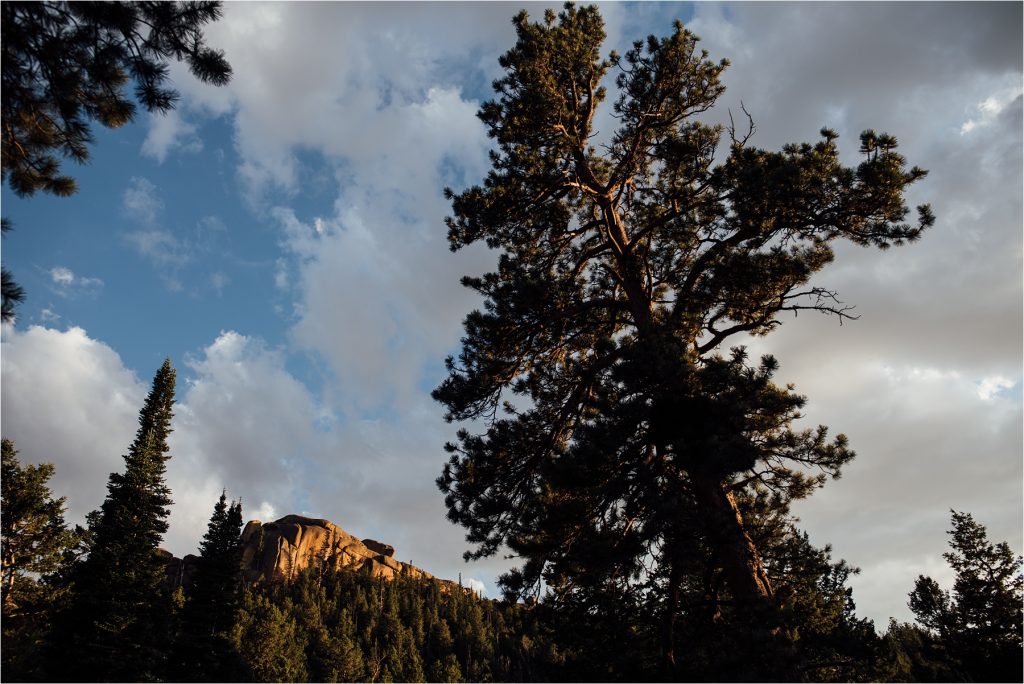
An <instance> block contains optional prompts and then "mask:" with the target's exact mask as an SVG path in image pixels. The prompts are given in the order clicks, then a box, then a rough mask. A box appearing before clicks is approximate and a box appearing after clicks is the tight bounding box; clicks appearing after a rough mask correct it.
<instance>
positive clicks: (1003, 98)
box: [960, 79, 1024, 135]
mask: <svg viewBox="0 0 1024 684" xmlns="http://www.w3.org/2000/svg"><path fill="white" fill-rule="evenodd" d="M1017 80H1019V79H1017ZM1022 92H1024V91H1022V89H1021V87H1020V84H1019V83H1016V84H1015V85H1012V86H1009V87H1007V88H1003V89H1001V90H1000V91H999V92H997V93H995V94H994V95H989V96H988V97H986V98H985V99H984V100H982V101H981V102H979V103H978V104H977V105H975V107H974V113H975V115H976V117H977V118H971V119H968V120H967V121H965V122H964V123H963V124H962V125H961V126H960V135H967V134H968V133H970V132H972V131H974V130H975V129H977V128H978V127H980V126H988V125H991V124H992V123H993V122H995V121H997V120H998V118H999V115H1000V114H1002V113H1003V112H1004V111H1005V110H1006V109H1007V107H1009V106H1010V105H1011V104H1012V103H1013V102H1014V101H1015V100H1017V98H1019V97H1020V96H1021V93H1022Z"/></svg>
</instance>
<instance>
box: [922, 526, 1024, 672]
mask: <svg viewBox="0 0 1024 684" xmlns="http://www.w3.org/2000/svg"><path fill="white" fill-rule="evenodd" d="M952 524H953V529H952V530H950V531H949V534H950V537H951V539H950V547H951V550H950V551H948V552H946V553H944V554H942V557H943V558H945V559H946V561H947V562H948V563H949V565H950V567H951V568H952V569H953V572H954V573H955V574H956V579H955V580H954V582H953V590H952V592H949V591H945V590H943V589H941V588H940V587H939V584H938V582H936V581H935V580H933V579H932V578H930V577H925V576H924V575H921V576H919V577H918V578H917V581H916V582H915V584H914V590H913V591H912V592H911V593H910V601H909V604H908V605H909V606H910V609H911V610H912V611H913V612H914V615H915V616H916V617H917V620H918V622H920V623H921V625H922V626H924V627H925V629H927V630H928V631H929V632H930V633H931V634H932V635H935V636H938V637H939V639H940V640H941V641H942V642H943V646H944V648H945V650H946V651H947V652H948V653H949V654H950V656H951V658H952V659H953V660H954V664H953V669H955V670H960V671H961V672H962V673H963V674H964V675H966V676H967V677H969V678H970V679H971V680H973V681H1008V682H1009V681H1017V680H1020V679H1021V678H1022V674H1024V665H1022V663H1024V648H1022V630H1024V614H1022V602H1024V591H1022V588H1024V575H1022V574H1021V565H1022V562H1024V561H1022V558H1021V557H1020V556H1014V554H1013V552H1012V551H1011V550H1010V545H1009V544H1007V543H1006V542H1000V543H999V544H993V543H991V542H990V541H989V540H988V533H987V531H986V530H985V527H984V525H981V524H979V523H977V522H975V520H974V518H973V517H972V516H971V515H970V514H969V513H960V512H957V511H953V512H952Z"/></svg>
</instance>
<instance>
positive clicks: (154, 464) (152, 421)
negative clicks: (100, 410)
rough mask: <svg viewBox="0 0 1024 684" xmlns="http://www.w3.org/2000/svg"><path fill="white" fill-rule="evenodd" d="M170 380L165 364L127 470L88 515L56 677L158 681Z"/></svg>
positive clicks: (166, 602) (165, 629)
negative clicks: (87, 532) (87, 539)
mask: <svg viewBox="0 0 1024 684" xmlns="http://www.w3.org/2000/svg"><path fill="white" fill-rule="evenodd" d="M174 381H175V371H174V369H173V368H172V367H171V362H170V359H167V360H165V361H164V363H163V366H161V368H160V370H159V371H157V373H156V376H155V377H154V378H153V385H152V388H151V389H150V392H149V395H148V396H147V397H146V402H145V405H144V406H143V408H142V410H141V412H140V413H139V429H138V431H137V432H136V435H135V440H134V441H133V442H132V444H131V446H130V448H129V450H128V453H127V455H126V456H125V457H124V458H125V470H124V472H123V473H111V475H110V480H109V483H108V484H107V498H106V500H105V501H104V502H103V506H102V508H101V509H100V511H99V513H98V514H96V515H93V516H92V517H91V520H90V535H91V540H90V545H89V551H88V556H87V557H86V558H85V560H84V561H82V562H81V564H80V566H79V567H78V568H77V569H76V571H75V572H74V574H73V577H74V595H73V598H72V602H71V606H70V610H69V614H68V616H67V625H66V630H67V631H66V633H64V634H62V635H61V637H60V638H59V639H58V644H57V647H58V648H59V649H61V650H65V649H66V650H67V652H65V653H63V654H62V657H61V660H60V661H59V662H55V663H54V664H55V666H56V667H57V668H58V672H56V673H55V676H56V677H58V678H61V679H81V678H82V677H83V676H85V677H87V678H89V679H95V680H101V681H111V680H113V681H152V680H155V679H158V678H159V677H160V676H161V675H162V668H163V665H164V661H165V659H166V655H167V643H168V641H169V638H170V632H169V630H170V616H171V603H170V596H169V593H168V591H167V588H166V581H165V560H164V558H163V557H162V556H161V555H159V554H158V553H157V549H158V547H159V544H160V541H161V539H162V538H163V535H164V533H165V532H166V531H167V516H168V513H169V510H168V506H170V504H171V492H170V489H168V487H167V485H166V484H165V482H164V474H165V471H166V463H167V460H168V459H169V458H170V455H169V454H168V446H167V437H168V435H169V434H170V432H171V417H172V408H173V404H174ZM65 640H66V641H65ZM60 641H65V643H63V644H61V643H60ZM61 667H67V668H71V670H61V669H60V668H61Z"/></svg>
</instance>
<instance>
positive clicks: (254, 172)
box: [0, 3, 1022, 627]
mask: <svg viewBox="0 0 1024 684" xmlns="http://www.w3.org/2000/svg"><path fill="white" fill-rule="evenodd" d="M520 6H521V5H519V4H510V5H505V4H498V3H489V4H477V3H447V4H429V3H418V4H412V5H408V4H399V3H381V4H359V3H283V4H272V3H230V4H228V5H227V6H226V7H225V16H224V18H223V19H222V20H221V21H220V22H218V23H217V24H215V25H213V26H211V27H210V28H209V30H208V32H207V34H208V39H209V42H210V43H211V44H212V45H214V46H216V47H219V48H222V49H224V50H225V52H226V55H227V58H228V60H229V61H230V62H231V63H232V66H233V67H234V70H235V76H234V79H233V80H232V83H231V84H230V85H228V86H227V87H224V88H220V89H218V88H213V87H211V86H205V85H203V84H200V83H197V82H196V81H195V80H194V79H192V78H191V77H190V76H189V75H188V74H187V71H186V70H185V69H183V68H180V67H179V66H174V67H173V68H172V76H173V78H174V82H175V85H176V87H178V89H179V90H180V91H181V93H182V101H181V103H180V106H179V107H178V109H177V110H176V111H175V112H173V113H172V114H171V115H169V116H166V117H152V116H149V115H145V114H144V115H141V116H140V117H139V118H138V119H137V121H136V122H134V123H133V124H131V125H129V126H126V127H124V128H122V129H118V130H113V131H111V130H106V129H103V128H96V129H95V131H94V132H95V134H96V143H95V145H93V147H92V148H91V149H92V160H91V162H90V163H89V164H88V165H87V166H83V167H73V166H71V165H69V167H68V170H69V171H70V172H71V173H72V174H73V175H74V176H75V177H76V178H77V180H78V183H79V192H78V194H77V195H75V196H73V197H71V198H54V197H48V196H44V195H40V196H36V197H32V198H29V199H19V198H16V197H14V196H13V195H12V194H11V193H10V191H9V190H8V189H7V188H6V187H4V188H3V195H2V201H3V210H2V211H3V215H4V216H5V217H7V218H9V219H11V221H12V222H13V223H14V228H15V229H14V231H13V232H11V233H9V234H7V235H6V236H5V237H4V239H3V244H2V249H3V262H4V265H5V266H6V267H7V268H9V269H10V270H12V271H13V272H14V274H15V276H16V277H17V279H18V281H19V282H20V283H21V284H22V285H23V286H24V287H25V288H26V290H27V291H28V301H27V302H26V303H25V304H24V305H23V306H22V307H21V309H20V310H19V314H18V319H17V322H16V325H15V326H13V327H11V326H5V327H4V330H3V347H2V352H0V356H2V363H3V367H2V381H3V384H2V408H3V413H2V421H3V423H2V427H3V433H4V436H6V437H10V438H12V439H14V440H15V442H16V444H17V446H18V448H19V449H20V450H21V457H22V459H23V460H24V461H28V462H39V461H51V462H54V463H55V464H56V466H57V474H56V476H55V477H54V481H53V482H54V488H55V490H56V491H57V492H58V493H59V494H61V495H65V496H68V504H69V511H70V515H69V517H70V518H71V519H72V520H76V521H78V520H80V519H81V518H82V516H84V514H85V513H86V512H87V511H89V510H91V509H93V508H96V507H98V506H99V504H100V503H101V502H102V499H103V496H104V493H105V485H106V478H107V475H108V473H109V472H111V471H112V470H116V469H119V468H120V467H121V461H120V457H121V454H123V452H124V450H125V448H126V447H127V445H128V443H129V442H130V440H131V437H132V435H133V433H134V427H135V418H136V415H137V412H138V408H139V406H141V402H142V398H143V396H144V394H145V391H146V389H147V387H148V383H149V380H150V379H151V377H152V374H153V373H154V372H155V370H156V369H157V367H158V366H159V365H160V363H161V361H162V359H163V358H164V357H165V356H168V355H169V356H170V357H171V358H172V360H173V361H174V363H175V365H176V366H177V368H178V371H179V387H178V400H179V404H178V408H177V411H176V418H175V433H174V435H173V438H172V451H173V454H174V458H173V459H172V461H171V464H170V467H169V473H168V477H169V481H170V484H171V487H172V489H173V490H174V494H175V501H176V504H175V507H174V510H173V513H172V519H171V529H170V531H169V533H168V535H167V539H166V545H167V547H168V548H170V549H171V550H172V551H173V552H174V553H176V554H177V555H182V554H184V553H189V552H192V551H194V549H195V547H196V545H197V543H198V540H199V538H200V536H201V534H202V532H203V529H204V527H205V523H206V520H207V519H208V518H209V513H210V510H211V509H212V505H213V503H214V501H215V499H216V496H217V495H218V494H219V492H220V490H221V488H223V487H227V489H228V493H229V495H231V496H241V497H242V498H243V502H244V506H245V514H246V516H247V517H260V518H262V519H264V520H266V519H268V518H276V517H280V516H281V515H285V514H288V513H303V514H307V515H312V516H316V517H326V518H329V519H331V520H333V521H334V522H336V523H337V524H339V525H340V526H341V527H343V528H345V529H346V530H348V531H350V532H352V533H353V534H356V535H358V536H364V537H374V538H377V539H382V540H385V541H387V542H388V543H391V544H393V545H395V546H396V548H397V549H398V556H399V557H400V558H401V559H402V560H412V561H413V562H415V563H416V564H417V565H420V566H422V567H424V568H426V569H427V570H429V571H431V572H433V573H435V574H437V575H440V576H445V577H454V576H456V574H457V573H459V572H461V573H462V574H463V576H464V577H474V578H476V579H478V580H480V581H481V582H483V584H484V586H485V587H486V588H487V589H488V590H490V591H491V592H492V593H493V590H494V584H493V581H494V578H495V576H496V575H497V574H498V573H499V572H500V571H501V570H502V569H503V568H504V567H505V566H506V562H505V561H502V560H501V559H495V560H491V561H482V562H478V563H475V564H473V565H471V566H468V567H467V566H465V565H464V564H463V562H462V561H461V553H462V551H463V550H464V549H465V546H466V545H465V543H464V541H463V540H462V532H461V531H460V530H459V529H457V528H455V527H453V526H451V525H450V524H449V523H447V522H446V521H445V519H444V507H443V502H442V497H441V495H440V493H439V492H438V491H437V490H436V488H435V486H434V484H433V480H434V478H435V477H436V476H437V475H438V474H439V472H440V469H441V466H442V464H443V462H444V460H445V455H444V453H443V451H442V449H441V446H442V444H443V443H444V441H445V440H446V439H450V438H451V436H452V434H453V431H454V427H452V426H448V425H446V424H445V423H444V422H443V420H442V409H441V407H440V406H439V405H437V404H435V403H434V402H433V401H432V400H431V399H430V397H429V392H430V389H431V388H432V387H433V386H435V385H436V384H437V383H438V382H439V381H440V379H441V378H442V375H443V365H442V362H443V359H444V357H445V355H447V354H450V353H453V352H455V351H456V350H457V349H458V341H459V337H460V335H461V320H462V318H463V316H464V315H465V314H466V313H468V311H469V310H470V309H471V308H473V307H474V306H475V305H476V304H477V301H476V300H475V298H474V296H473V295H472V294H470V293H468V292H466V291H464V290H463V289H462V288H461V287H460V286H459V284H458V280H459V277H460V276H461V275H462V274H465V273H481V272H483V271H484V270H486V269H487V268H489V267H491V266H492V265H493V263H494V255H493V254H489V253H488V252H487V250H486V249H483V248H480V249H471V250H466V251H464V252H460V253H458V254H452V253H450V252H449V251H448V249H447V245H446V240H445V235H446V229H445V227H444V223H443V219H444V216H445V214H446V212H447V210H448V207H447V205H446V203H445V201H444V199H443V196H442V192H441V191H442V188H443V187H444V186H445V185H452V186H454V187H456V189H458V188H459V187H464V186H465V185H467V184H470V183H474V182H478V181H479V179H481V178H482V177H483V175H484V173H485V172H486V169H487V156H486V154H487V150H488V148H489V142H488V140H487V138H486V135H485V133H484V131H483V127H482V126H481V125H480V123H479V122H478V121H477V119H476V118H475V112H476V110H477V108H478V107H479V105H480V103H481V101H482V100H483V99H485V98H486V97H488V96H489V83H490V81H491V80H492V79H494V78H495V77H497V76H498V75H499V73H500V72H499V67H498V64H497V57H498V56H499V55H500V54H501V53H502V52H503V51H505V50H506V49H508V47H510V46H511V45H512V42H513V40H514V33H513V30H512V26H511V23H510V18H511V17H512V15H513V14H514V13H515V12H516V11H517V10H518V9H519V8H520ZM527 7H528V9H529V10H530V12H531V14H532V15H534V16H538V17H539V16H540V14H541V13H542V10H543V8H544V7H545V5H543V4H529V5H527ZM602 11H603V13H604V16H605V19H606V22H607V25H608V26H607V28H608V33H609V40H608V43H607V44H606V47H607V49H611V48H612V47H615V48H617V49H619V50H620V51H622V49H623V48H624V47H626V46H628V44H629V42H631V41H632V40H634V39H636V38H641V37H643V36H645V35H647V34H648V33H656V34H659V35H664V34H666V33H667V32H668V31H670V30H671V21H672V20H673V19H674V18H677V17H678V18H680V19H683V20H684V21H686V22H687V24H688V26H689V27H690V28H691V29H693V30H695V31H696V32H697V33H698V34H699V35H701V36H702V37H703V38H704V46H705V47H706V48H707V49H708V50H709V51H710V53H711V55H712V57H714V58H721V57H728V58H729V59H730V60H731V61H732V67H731V68H730V69H729V71H727V72H726V76H725V83H726V85H727V87H728V91H727V93H726V95H725V96H724V97H723V98H722V100H721V104H720V106H719V107H718V108H716V110H714V111H713V112H711V113H710V114H709V117H708V118H709V119H710V120H713V121H723V120H725V119H726V117H727V110H728V109H729V108H731V109H732V110H733V111H737V110H738V108H739V105H740V102H741V101H742V103H743V104H744V105H745V106H746V107H747V109H748V110H749V111H750V112H751V113H752V114H753V116H754V118H755V121H756V123H757V127H758V132H757V134H756V136H755V138H754V140H753V142H754V144H756V145H758V146H762V147H766V148H777V147H779V146H780V145H782V144H784V143H786V142H792V141H804V140H811V139H814V138H815V136H816V135H817V131H818V130H819V129H820V128H821V127H822V126H826V125H827V126H830V127H832V128H834V129H836V130H838V131H839V132H840V134H841V135H842V137H841V139H840V143H841V150H843V152H844V154H845V155H846V161H847V163H850V164H853V163H856V158H857V157H856V152H855V151H856V145H857V134H858V133H859V132H860V131H861V130H863V129H865V128H875V129H876V130H880V131H883V130H884V131H889V132H891V133H893V134H895V135H896V136H897V137H898V138H899V140H900V143H901V149H902V151H903V153H904V155H905V156H906V157H907V158H908V160H909V162H910V163H911V164H918V165H920V166H923V167H925V168H927V169H929V170H930V172H931V173H930V175H929V177H928V178H927V179H926V180H925V181H923V182H921V183H919V184H918V185H917V186H915V189H914V194H913V196H912V197H911V198H910V200H911V202H912V203H918V202H926V201H927V202H931V203H932V205H933V208H934V209H935V212H936V214H937V216H938V223H937V225H936V227H935V228H934V229H933V230H932V231H931V233H930V234H928V235H926V236H925V238H924V239H923V240H922V242H921V243H920V244H917V245H913V246H910V247H906V248H901V249H896V250H890V251H889V252H887V253H884V254H883V253H879V252H877V251H870V250H864V249H859V248H853V247H844V248H842V249H841V250H840V251H839V256H838V258H837V261H836V263H835V264H834V265H833V266H832V267H831V268H830V269H827V270H826V271H825V272H823V273H822V274H821V277H820V279H819V281H818V282H817V283H816V284H821V285H824V286H828V287H832V288H835V289H838V290H839V292H840V295H841V297H842V298H843V299H844V300H845V301H847V302H849V303H851V304H854V305H856V306H857V312H858V313H860V314H861V319H860V320H858V321H856V322H853V323H852V324H849V325H844V326H842V327H841V328H840V327H839V326H838V325H837V324H836V323H835V321H832V320H827V319H815V318H812V317H810V316H801V317H800V318H799V319H797V320H787V321H786V323H785V324H784V325H783V326H782V327H781V329H780V330H779V331H778V332H776V333H773V334H772V335H770V336H769V337H767V338H763V339H757V340H752V341H751V342H750V345H751V349H752V351H753V352H755V353H761V352H772V353H774V354H775V355H776V356H777V357H778V358H779V359H780V361H781V363H782V368H781V370H780V372H779V375H778V378H779V379H780V380H781V381H786V382H795V383H796V385H797V388H798V390H799V391H801V392H803V393H805V394H806V395H807V396H808V397H809V403H808V406H807V409H806V411H805V413H806V415H807V423H808V424H810V425H815V424H818V423H824V424H827V425H829V426H831V427H832V429H833V430H834V431H837V432H838V431H842V432H846V433H847V434H848V435H849V436H850V439H851V444H852V446H853V448H854V449H855V450H856V451H857V452H858V458H857V459H855V461H854V462H853V463H852V464H851V465H850V466H849V467H848V468H847V470H846V473H845V475H844V478H843V479H842V480H840V481H838V482H836V483H832V484H829V485H828V486H827V487H826V488H825V489H824V490H823V491H821V492H819V493H817V494H816V495H815V496H813V497H812V498H811V499H810V500H808V501H807V502H806V503H804V504H801V506H800V507H799V508H798V509H797V513H798V514H799V515H800V516H801V517H802V518H803V521H804V525H805V527H806V528H807V529H808V530H809V531H810V533H811V536H812V540H813V541H814V542H815V543H817V544H819V545H820V544H825V543H828V542H831V543H832V544H833V546H834V548H835V552H836V555H837V556H841V557H844V558H846V559H847V560H848V561H849V562H850V563H851V564H853V565H857V566H860V567H861V568H862V569H863V572H862V574H861V575H860V576H858V577H857V578H855V580H854V587H855V599H856V600H857V602H858V606H859V608H860V612H861V613H862V614H864V615H867V616H868V617H871V618H873V619H875V621H876V624H877V625H878V626H879V627H884V625H885V622H886V620H887V618H888V617H889V616H890V615H894V616H897V617H900V618H901V619H906V618H907V617H908V616H909V613H908V611H907V609H906V606H905V602H906V594H907V592H909V591H910V589H911V588H912V586H913V580H914V577H915V576H916V575H917V574H919V573H922V572H923V573H927V574H931V575H933V576H935V577H937V578H939V579H941V580H943V581H948V579H949V574H948V571H946V570H945V569H944V564H943V562H942V560H941V558H940V554H941V553H942V551H943V550H944V548H945V544H946V537H945V533H944V530H945V529H946V528H947V527H948V518H949V516H948V510H949V508H951V507H953V508H957V509H959V510H967V511H971V512H973V513H975V515H976V517H977V518H978V519H979V520H980V521H981V522H982V523H984V524H987V525H989V526H990V529H991V531H992V535H993V536H994V537H997V538H999V539H1008V540H1009V541H1010V543H1011V545H1013V546H1014V547H1015V548H1016V549H1018V550H1019V549H1020V547H1021V536H1022V532H1021V507H1022V504H1021V498H1022V485H1021V482H1022V467H1021V452H1022V443H1021V433H1022V421H1021V329H1022V321H1021V310H1022V284H1021V283H1022V271H1021V268H1022V267H1021V242H1022V240H1021V224H1022V209H1021V205H1022V198H1021V187H1022V176H1021V164H1022V161H1021V157H1022V155H1021V149H1022V145H1021V128H1022V126H1021V101H1022V100H1021V90H1022V87H1021V32H1020V25H1021V5H1020V4H1019V3H997V4H983V3H971V4H969V5H967V4H958V3H938V4H928V3H913V4H909V5H907V4H882V3H868V4H863V5H858V4H839V3H835V4H810V3H797V4H762V3H756V4H741V5H720V4H716V3H701V4H699V5H695V6H694V5H689V4H675V3H657V4H609V5H603V6H602ZM602 116H603V118H599V128H600V129H601V130H602V134H605V135H607V134H610V132H611V130H612V123H613V121H612V119H611V118H610V117H609V116H608V115H607V113H605V114H603V115H602Z"/></svg>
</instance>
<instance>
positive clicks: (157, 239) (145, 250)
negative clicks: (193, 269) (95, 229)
mask: <svg viewBox="0 0 1024 684" xmlns="http://www.w3.org/2000/svg"><path fill="white" fill-rule="evenodd" d="M125 240H127V242H128V244H130V245H131V246H132V247H134V248H135V250H136V251H137V252H138V253H139V254H140V255H142V256H144V257H146V258H147V259H149V260H150V261H152V262H153V263H154V264H156V265H157V266H163V267H180V266H184V265H185V264H187V263H188V262H189V261H191V259H192V257H191V255H190V254H189V250H188V248H187V246H186V245H185V244H183V243H182V242H181V240H179V239H178V237H177V236H176V235H174V233H172V232H170V231H169V230H164V229H162V228H154V229H149V230H136V231H132V232H130V233H127V234H125Z"/></svg>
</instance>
